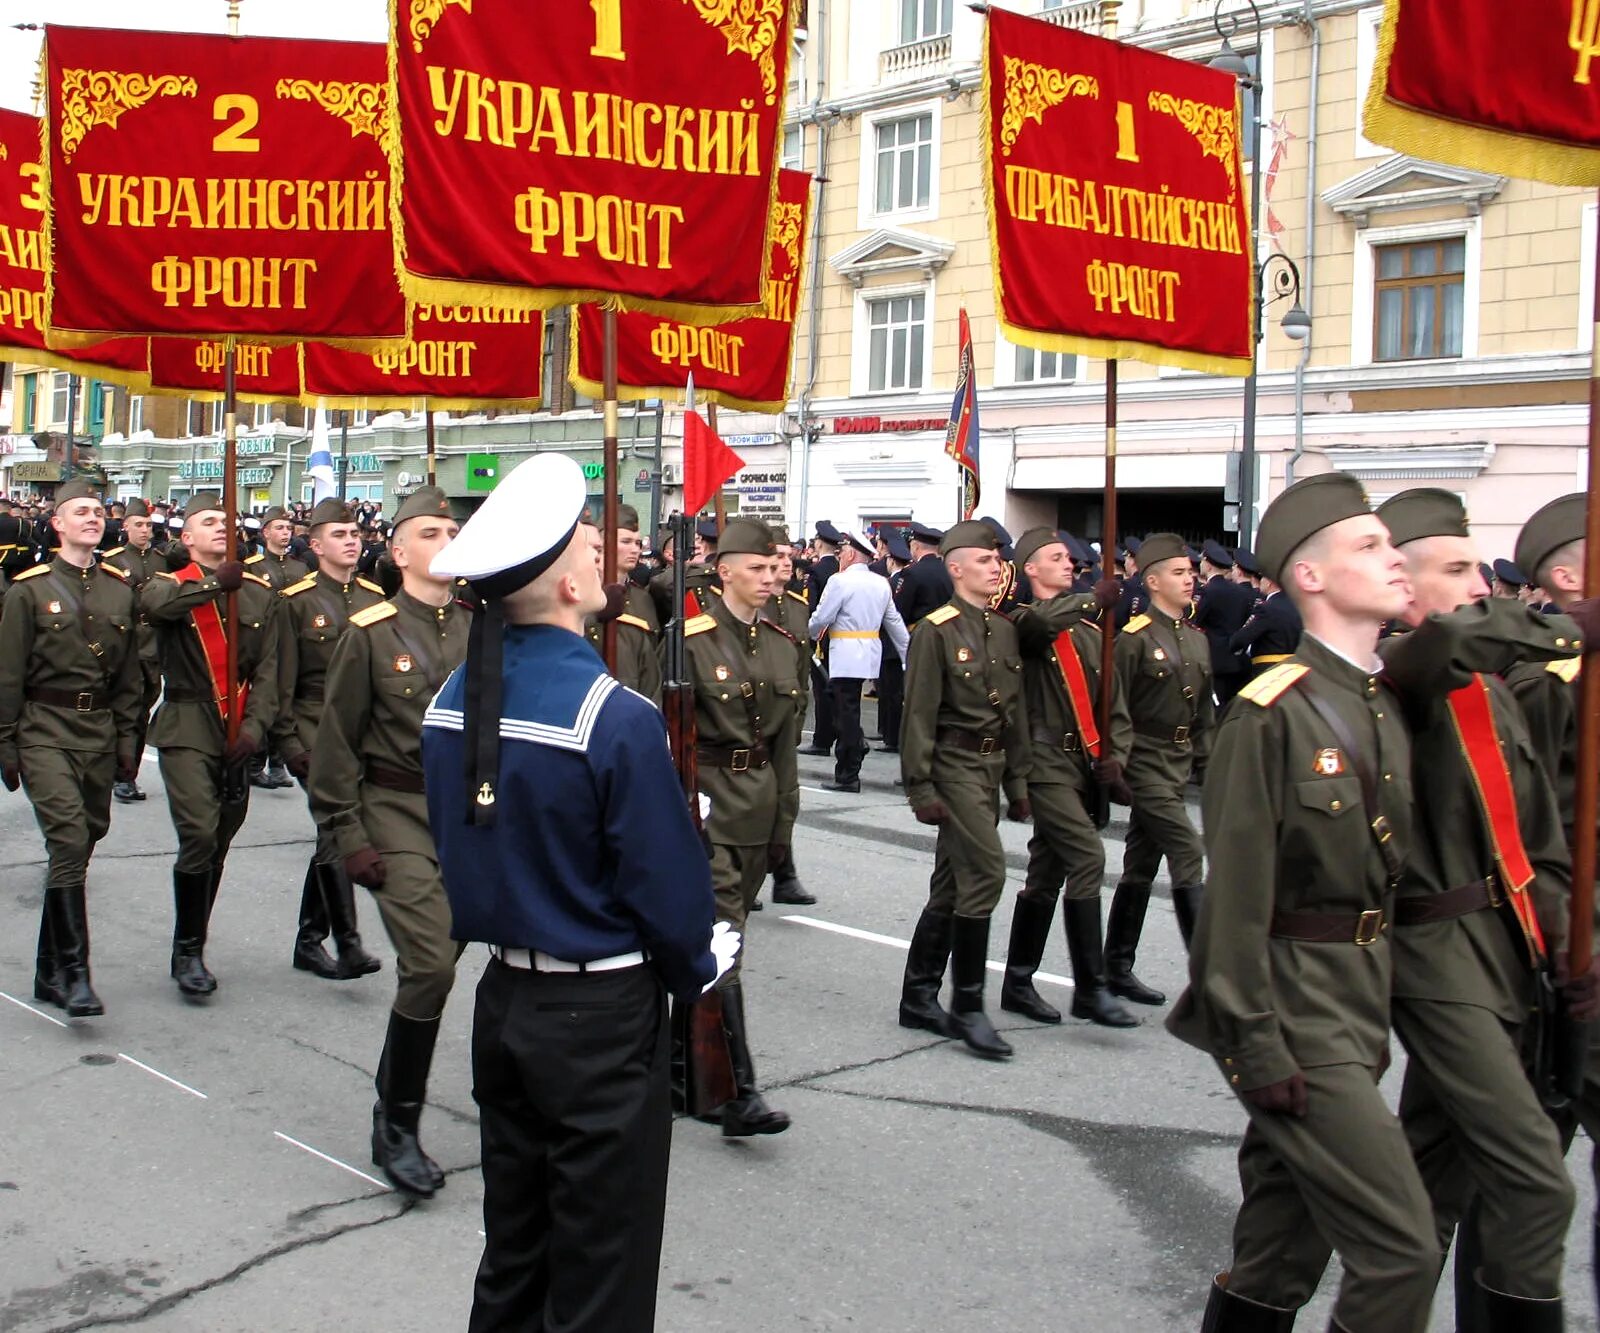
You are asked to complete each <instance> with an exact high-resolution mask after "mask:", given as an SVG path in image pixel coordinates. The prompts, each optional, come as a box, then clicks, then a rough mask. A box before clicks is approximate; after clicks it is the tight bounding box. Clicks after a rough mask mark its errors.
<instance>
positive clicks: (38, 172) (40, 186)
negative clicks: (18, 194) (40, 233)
mask: <svg viewBox="0 0 1600 1333" xmlns="http://www.w3.org/2000/svg"><path fill="white" fill-rule="evenodd" d="M21 170H22V178H23V179H24V180H30V179H31V180H32V181H33V184H32V185H31V186H30V187H29V188H28V189H27V190H25V191H24V192H23V195H22V206H23V207H24V208H28V209H32V210H33V211H34V212H35V213H43V212H44V164H43V163H42V162H24V163H23V164H22V168H21Z"/></svg>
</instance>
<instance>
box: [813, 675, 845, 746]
mask: <svg viewBox="0 0 1600 1333" xmlns="http://www.w3.org/2000/svg"><path fill="white" fill-rule="evenodd" d="M826 670H827V668H826V666H824V667H823V668H822V669H821V670H819V669H818V668H817V665H816V663H812V665H811V698H812V702H813V703H814V704H815V705H816V706H815V707H814V708H813V709H812V710H811V718H812V721H811V743H812V744H813V745H815V746H817V747H819V748H820V749H824V750H831V749H833V743H834V742H835V741H836V740H838V739H839V729H838V725H837V723H836V721H835V719H834V716H833V689H832V687H831V686H830V685H829V684H828V677H827V675H826V674H825V673H826Z"/></svg>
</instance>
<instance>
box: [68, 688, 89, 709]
mask: <svg viewBox="0 0 1600 1333" xmlns="http://www.w3.org/2000/svg"><path fill="white" fill-rule="evenodd" d="M72 706H73V707H74V708H75V709H77V710H78V712H80V713H92V712H94V691H93V690H79V691H78V697H77V699H76V700H75V701H74V702H73V705H72Z"/></svg>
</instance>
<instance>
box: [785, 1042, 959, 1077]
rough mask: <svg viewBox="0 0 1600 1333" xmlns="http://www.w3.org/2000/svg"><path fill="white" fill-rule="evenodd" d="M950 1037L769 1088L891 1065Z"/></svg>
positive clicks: (814, 1073)
mask: <svg viewBox="0 0 1600 1333" xmlns="http://www.w3.org/2000/svg"><path fill="white" fill-rule="evenodd" d="M949 1040H950V1039H949V1038H948V1037H935V1038H934V1039H933V1040H932V1041H926V1042H923V1044H922V1045H921V1046H907V1047H906V1048H905V1050H903V1051H896V1052H895V1053H894V1054H893V1055H875V1056H873V1057H872V1059H870V1060H858V1061H855V1062H854V1063H852V1064H843V1065H835V1066H834V1067H833V1068H832V1069H818V1070H815V1071H814V1072H812V1073H810V1074H797V1075H796V1076H795V1077H794V1078H786V1079H783V1080H782V1081H781V1082H778V1083H769V1084H767V1087H768V1088H769V1089H770V1088H800V1087H804V1086H805V1085H806V1084H808V1083H810V1082H812V1081H814V1080H816V1079H819V1078H833V1077H834V1076H835V1075H838V1074H853V1073H855V1071H856V1070H858V1069H874V1068H876V1067H877V1066H879V1065H892V1064H893V1063H894V1062H895V1061H896V1060H904V1059H905V1058H906V1056H908V1055H916V1054H917V1053H918V1052H920V1051H931V1050H932V1049H933V1048H934V1047H935V1046H943V1045H945V1044H946V1043H947V1042H948V1041H949Z"/></svg>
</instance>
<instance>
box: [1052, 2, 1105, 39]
mask: <svg viewBox="0 0 1600 1333" xmlns="http://www.w3.org/2000/svg"><path fill="white" fill-rule="evenodd" d="M1039 17H1040V18H1042V19H1043V20H1044V21H1045V22H1046V23H1054V24H1055V25H1056V26H1057V27H1061V28H1075V29H1077V31H1079V32H1093V33H1098V32H1099V31H1100V0H1078V2H1077V3H1076V4H1071V5H1062V6H1061V8H1059V9H1046V10H1045V11H1043V12H1042V13H1041V14H1040V15H1039Z"/></svg>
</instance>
